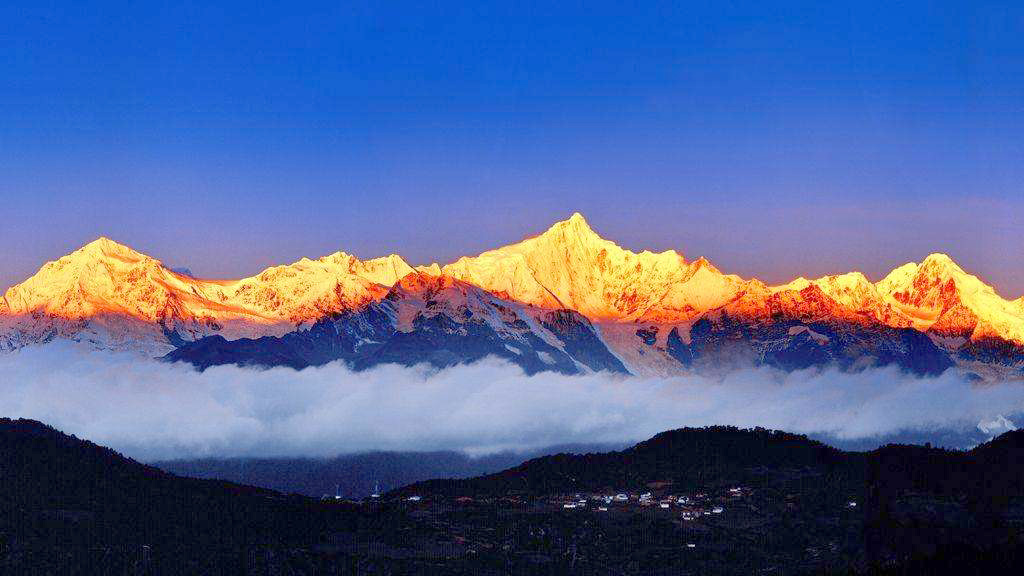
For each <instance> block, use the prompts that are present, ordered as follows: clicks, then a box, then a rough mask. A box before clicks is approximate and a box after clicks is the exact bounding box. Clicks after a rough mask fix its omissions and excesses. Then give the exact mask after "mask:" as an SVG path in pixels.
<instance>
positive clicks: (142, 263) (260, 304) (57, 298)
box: [0, 238, 412, 354]
mask: <svg viewBox="0 0 1024 576" xmlns="http://www.w3.org/2000/svg"><path fill="white" fill-rule="evenodd" d="M411 271H412V268H411V267H409V265H408V264H406V263H405V261H403V260H402V259H401V258H400V257H398V256H396V255H391V256H387V257H385V258H379V259H376V260H367V261H365V262H364V261H360V260H358V259H357V258H355V257H354V256H351V255H349V254H345V253H344V252H337V253H335V254H331V255H330V256H325V257H324V258H321V259H319V260H308V259H302V260H300V261H298V262H295V263H294V264H290V265H287V266H275V267H273V268H268V269H266V270H264V271H263V272H261V273H259V274H257V275H256V276H252V277H250V278H243V279H240V280H230V281H215V280H200V279H196V278H193V277H191V276H186V275H182V274H179V273H176V272H173V271H171V270H170V269H168V268H166V267H165V266H164V265H163V264H162V263H161V262H160V261H159V260H156V259H154V258H151V257H149V256H146V255H144V254H141V253H139V252H136V251H135V250H132V249H131V248H128V247H127V246H124V245H121V244H118V243H116V242H114V241H112V240H109V239H106V238H100V239H98V240H96V241H93V242H90V243H89V244H87V245H85V246H83V247H82V248H80V249H78V250H76V251H74V252H72V253H71V254H68V255H67V256H64V257H62V258H60V259H58V260H56V261H54V262H48V263H46V264H45V265H43V267H42V268H40V270H39V272H37V273H36V274H35V275H34V276H32V277H31V278H29V279H28V280H26V281H25V282H23V283H21V284H18V285H17V286H14V287H12V288H10V289H9V290H7V292H6V294H4V297H3V300H0V348H6V349H13V348H16V347H20V346H22V345H25V344H31V343H37V342H41V341H48V340H50V339H52V338H68V339H72V340H76V341H80V342H86V343H89V344H91V345H93V346H96V347H100V348H116V349H121V348H128V349H137V350H141V351H145V352H147V353H154V354H155V353H160V354H163V353H166V352H168V351H170V350H172V349H173V348H174V346H175V344H177V343H180V342H182V341H190V340H194V339H196V338H201V337H203V336H207V335H211V334H220V335H223V336H224V337H226V338H241V337H247V336H249V337H252V336H261V335H265V334H284V333H287V332H289V331H292V330H294V329H295V328H296V327H297V326H301V325H303V324H304V323H309V322H315V321H316V320H318V319H320V318H322V317H324V316H325V315H328V314H332V313H339V312H342V311H345V310H351V309H356V308H361V307H363V306H365V305H367V304H368V303H370V302H372V301H376V300H379V299H380V298H382V297H383V296H384V295H385V294H386V293H387V291H388V288H389V287H390V286H391V285H392V284H394V282H395V281H396V280H397V279H398V278H400V277H401V276H404V275H405V274H407V273H409V272H411Z"/></svg>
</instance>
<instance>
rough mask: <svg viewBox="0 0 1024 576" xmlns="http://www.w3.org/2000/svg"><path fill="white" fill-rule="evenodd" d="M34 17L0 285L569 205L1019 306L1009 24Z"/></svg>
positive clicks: (674, 16) (699, 243)
mask: <svg viewBox="0 0 1024 576" xmlns="http://www.w3.org/2000/svg"><path fill="white" fill-rule="evenodd" d="M23 4H26V5H28V4H31V6H24V7H18V6H12V5H11V3H4V4H3V5H0V53H2V54H3V57H2V58H0V246H3V248H2V250H0V286H4V287H5V286H7V285H10V284H13V283H15V282H18V281H20V280H22V279H24V278H25V277H27V276H29V275H31V274H32V273H33V272H34V271H35V270H36V269H37V268H38V267H39V265H40V264H42V262H44V261H45V260H49V259H54V258H56V257H58V256H60V255H62V254H64V253H66V252H69V251H71V250H72V249H74V248H76V247H77V246H79V245H81V244H84V243H85V242H88V241H89V240H92V239H93V238H95V237H97V236H99V235H106V236H110V237H111V238H113V239H115V240H118V241H120V242H123V243H126V244H129V245H131V246H133V247H135V248H136V249H139V250H141V251H144V252H147V253H149V254H151V255H153V256H155V257H158V258H160V259H162V260H164V261H165V262H166V263H167V264H169V265H171V266H188V267H190V268H191V269H192V270H193V271H194V272H195V273H196V274H198V275H201V276H213V277H236V276H242V275H249V274H253V273H255V272H257V271H259V270H260V269H262V268H263V267H265V266H268V265H271V264H278V263H284V262H290V261H294V260H296V259H298V258H299V257H301V256H310V257H317V256H320V255H323V254H327V253H330V252H333V251H336V250H339V249H344V250H346V251H349V252H353V253H355V254H357V255H359V256H361V257H373V256H378V255H382V254H385V253H388V252H399V253H401V254H402V255H403V256H405V257H406V259H408V260H410V261H411V262H412V263H425V262H429V261H431V260H438V261H442V262H444V261H448V260H451V259H454V258H456V257H457V256H459V255H463V254H471V253H477V252H480V251H482V250H484V249H487V248H490V247H495V246H498V245H500V244H503V243H508V242H511V241H515V240H518V239H520V238H522V237H523V236H525V235H527V234H534V233H537V232H540V231H542V230H543V229H544V228H546V227H547V226H548V225H549V224H550V223H551V222H553V221H555V220H558V219H562V218H565V217H567V216H568V215H569V214H571V213H572V212H573V211H580V212H582V213H583V214H585V215H586V216H587V218H588V220H589V221H590V222H591V224H592V226H593V227H594V228H595V229H596V230H597V231H598V232H600V233H601V234H602V235H604V236H605V237H608V238H610V239H613V240H615V241H617V242H619V243H620V244H622V245H623V246H625V247H628V248H632V249H641V248H650V249H654V250H662V249H666V248H676V249H679V250H681V251H682V252H683V253H684V254H686V255H687V256H688V257H692V258H695V257H697V256H699V255H705V256H707V257H708V258H710V259H711V260H712V262H714V263H715V264H716V265H717V266H718V267H719V268H721V269H723V270H724V271H727V272H734V273H738V274H741V275H743V276H752V275H754V276H758V277H760V278H762V279H764V280H766V281H768V282H780V281H785V280H788V279H790V278H791V277H793V276H796V275H798V274H804V275H809V276H817V275H822V274H826V273H836V272H843V271H847V270H850V269H859V270H862V271H864V272H865V273H867V274H868V275H869V276H870V277H872V278H873V279H878V278H879V277H880V275H882V274H883V273H884V272H886V271H887V270H888V269H890V268H892V267H893V266H895V265H898V264H900V263H903V262H906V261H910V260H921V259H922V258H923V257H924V256H925V255H927V254H928V253H929V252H933V251H943V252H947V253H949V254H950V255H952V256H953V257H954V258H955V259H956V260H957V261H958V262H960V263H961V264H962V265H963V266H964V267H965V268H967V269H968V270H969V271H972V272H974V273H976V274H979V275H980V276H982V277H983V278H984V279H986V280H987V281H989V282H990V283H992V284H994V285H995V286H996V287H997V289H999V291H1000V292H1001V293H1003V295H1004V296H1007V297H1017V296H1020V295H1022V294H1024V250H1022V247H1024V223H1022V222H1024V185H1022V183H1024V137H1022V136H1024V9H1022V8H1021V7H1020V3H1019V2H1007V3H1002V4H999V3H984V2H981V3H979V2H963V3H941V2H928V3H917V2H907V3H892V2H880V3H874V2H857V3H850V4H853V6H845V7H841V6H835V5H833V4H837V3H829V2H806V3H803V2H801V3H787V5H786V7H784V8H780V7H769V6H765V5H766V4H772V3H766V2H749V3H748V2H721V1H713V2H677V3H666V4H664V5H657V4H654V3H642V5H641V6H629V7H623V6H621V5H619V6H613V5H611V4H604V3H600V2H587V3H578V4H576V3H570V2H540V3H536V4H533V3H529V2H522V1H517V2H509V3H488V4H489V6H488V7H483V6H477V5H475V4H476V3H464V4H463V3H445V2H437V3H429V4H428V5H426V6H423V5H420V4H408V5H406V4H404V3H397V2H395V3H386V4H388V5H389V6H388V7H381V6H375V4H385V3H380V2H374V3H366V4H353V3H347V2H323V3H319V4H317V3H295V2H288V3H280V4H279V5H274V4H267V3H258V2H248V1H247V2H218V3H217V4H218V6H217V7H212V6H208V5H207V4H208V3H207V2H196V3H189V2H181V1H175V2H168V3H160V2H140V3H130V4H128V5H127V6H125V5H119V4H115V3H104V2H57V3H47V2H32V3H28V2H25V3H23ZM554 4H557V5H558V6H552V5H554ZM1015 4H1016V7H1015Z"/></svg>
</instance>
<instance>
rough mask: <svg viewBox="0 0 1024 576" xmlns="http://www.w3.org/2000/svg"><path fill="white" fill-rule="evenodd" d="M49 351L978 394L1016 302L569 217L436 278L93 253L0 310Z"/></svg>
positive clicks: (57, 267) (348, 265) (382, 266)
mask: <svg viewBox="0 0 1024 576" xmlns="http://www.w3.org/2000/svg"><path fill="white" fill-rule="evenodd" d="M60 339H65V340H71V341H74V342H77V343H80V344H82V345H85V346H86V347H89V348H96V349H107V350H118V351H121V350H130V351H135V352H138V353H140V354H144V355H147V356H152V357H163V358H166V359H168V360H175V361H185V362H189V363H192V364H194V365H195V366H197V367H199V368H206V367H209V366H213V365H218V364H240V365H254V366H278V365H284V366H291V367H295V368H302V367H305V366H310V365H319V364H323V363H326V362H331V361H335V360H342V361H345V362H347V363H348V364H349V365H351V366H352V367H353V368H356V369H363V368H367V367H371V366H374V365H377V364H380V363H388V362H396V363H400V364H406V365H412V364H417V363H424V362H425V363H429V364H432V365H434V366H439V367H443V366H448V365H452V364H456V363H461V362H470V361H474V360H478V359H481V358H483V357H486V356H498V357H501V358H505V359H507V360H509V361H511V362H514V363H516V364H518V365H520V366H521V367H522V368H523V369H524V370H525V371H526V372H528V373H533V372H538V371H544V370H554V371H559V372H563V373H578V372H587V371H610V372H621V373H632V374H638V375H672V374H680V373H686V372H690V371H702V370H720V369H724V368H728V367H732V366H744V365H770V366H775V367H778V368H781V369H787V370H791V369H800V368H806V367H810V366H825V365H835V366H838V367H840V368H842V369H847V370H856V369H860V368H863V367H867V366H873V365H888V364H895V365H898V366H900V367H901V368H903V369H905V370H909V371H912V372H915V373H919V374H937V373H940V372H942V371H944V370H946V369H948V368H950V367H952V366H958V367H959V368H961V369H963V370H965V371H966V372H969V373H971V374H975V375H977V376H979V377H981V378H991V377H1007V376H1019V375H1020V374H1021V367H1022V366H1024V298H1021V299H1017V300H1007V299H1004V298H1002V297H1001V296H1000V295H999V294H997V293H996V291H995V290H994V289H993V288H992V287H991V286H989V285H986V284H985V283H984V282H983V281H982V280H980V279H979V278H977V277H975V276H973V275H971V274H969V273H967V272H966V271H964V270H963V269H962V268H961V267H960V266H958V265H957V264H956V263H955V262H954V261H953V260H952V259H951V258H949V257H948V256H946V255H944V254H931V255H929V256H927V257H926V258H925V259H924V260H923V261H922V262H920V263H908V264H905V265H903V266H900V267H898V268H896V269H894V270H893V271H892V272H890V273H889V274H888V275H886V276H885V277H884V278H882V279H881V280H880V281H878V282H872V281H871V280H869V279H868V278H867V277H865V276H864V275H863V274H861V273H860V272H850V273H847V274H841V275H835V276H825V277H822V278H817V279H806V278H797V279H796V280H793V281H792V282H789V283H787V284H783V285H777V286H769V285H766V284H765V283H763V282H761V281H760V280H757V279H756V278H752V279H744V278H741V277H739V276H736V275H732V274H724V273H722V272H721V271H719V270H718V269H717V268H716V267H715V266H713V265H712V264H711V263H710V262H709V261H708V260H706V259H704V258H698V259H696V260H687V259H686V258H685V257H684V256H683V255H682V254H681V253H679V252H676V251H672V250H669V251H665V252H661V253H652V252H648V251H643V252H639V253H635V252H632V251H629V250H626V249H623V248H621V247H619V246H618V245H616V244H615V243H613V242H611V241H609V240H606V239H604V238H602V237H600V236H599V235H598V234H597V233H596V232H594V230H592V229H591V227H590V226H589V225H588V223H587V222H586V220H585V219H584V218H583V216H582V215H580V214H578V213H577V214H573V215H572V216H571V217H570V218H569V219H567V220H564V221H561V222H557V223H555V224H554V225H553V226H551V227H550V228H549V229H548V230H546V231H545V232H543V233H541V234H539V235H537V236H534V237H531V238H527V239H525V240H523V241H521V242H519V243H516V244H512V245H509V246H504V247H501V248H498V249H495V250H490V251H487V252H484V253H482V254H479V255H477V256H472V257H463V258H460V259H458V260H456V261H455V262H452V263H450V264H446V265H443V266H442V265H438V264H431V265H430V266H418V267H414V266H411V265H410V264H408V263H407V262H406V261H405V260H403V259H402V258H401V257H400V256H398V255H396V254H391V255H388V256H385V257H382V258H376V259H372V260H360V259H358V258H356V257H355V256H353V255H351V254H348V253H345V252H336V253H334V254H331V255H328V256H325V257H323V258H320V259H317V260H310V259H306V258H304V259H302V260H299V261H297V262H295V263H292V264H289V265H283V266H275V267H271V268H268V269H266V270H264V271H262V272H260V273H259V274H257V275H255V276H252V277H248V278H242V279H238V280H207V279H200V278H196V277H194V276H192V275H191V274H190V273H189V272H187V271H183V270H179V271H175V270H172V269H170V268H168V267H167V266H165V265H164V264H163V263H162V262H161V261H159V260H157V259H154V258H152V257H150V256H147V255H145V254H141V253H139V252H137V251H135V250H132V249H131V248H129V247H127V246H125V245H122V244H119V243H117V242H114V241H112V240H109V239H107V238H100V239H98V240H96V241H93V242H91V243H89V244H87V245H85V246H83V247H82V248H80V249H78V250H76V251H74V252H72V253H71V254H68V255H66V256H64V257H62V258H60V259H58V260H56V261H53V262H48V263H46V264H45V265H43V267H42V268H40V270H39V271H38V272H37V273H36V274H35V275H34V276H32V277H31V278H29V279H27V280H26V281H24V282H22V283H20V284H18V285H15V286H13V287H11V288H10V289H8V290H7V291H6V293H5V294H4V296H3V299H2V300H0V350H3V351H12V350H16V349H18V348H21V347H24V346H30V345H36V344H41V343H45V342H50V341H53V340H60Z"/></svg>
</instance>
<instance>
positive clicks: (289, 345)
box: [168, 271, 626, 373]
mask: <svg viewBox="0 0 1024 576" xmlns="http://www.w3.org/2000/svg"><path fill="white" fill-rule="evenodd" d="M487 356H497V357H500V358H505V359H506V360H509V361H511V362H513V363H515V364H518V365H520V366H521V367H522V368H523V369H524V370H525V371H526V372H527V373H534V372H539V371H544V370H554V371H558V372H563V373H577V372H586V371H601V370H604V371H611V372H626V369H625V367H624V366H623V365H622V363H621V362H619V361H618V359H617V358H615V356H613V355H612V354H611V353H610V352H608V350H607V348H606V347H605V346H604V345H603V343H602V342H601V340H600V338H599V336H598V334H597V332H596V330H595V329H594V327H593V326H592V325H591V323H590V321H588V320H587V319H586V318H585V317H584V316H582V315H580V314H579V313H577V312H572V311H568V310H544V309H539V308H535V307H532V306H529V305H525V304H520V303H518V302H511V301H507V300H502V299H501V298H498V297H497V296H494V295H493V294H491V293H489V292H487V291H486V290H483V289H481V288H478V287H476V286H473V285H471V284H467V283H465V282H461V281H459V280H456V279H454V278H452V277H451V276H447V275H440V276H434V275H431V274H428V273H426V272H422V271H414V272H411V273H409V274H408V275H406V276H405V277H403V278H402V279H400V280H399V281H398V282H397V283H396V284H395V285H394V286H393V287H392V288H391V290H389V291H388V293H387V295H386V296H385V297H384V298H383V299H381V300H380V301H378V302H374V303H371V304H369V305H367V306H366V307H364V308H363V309H362V310H359V311H352V310H349V311H345V312H344V313H341V314H336V315H333V316H332V317H331V318H325V319H322V320H321V321H319V322H317V323H315V324H314V325H312V326H310V327H307V328H302V329H300V330H296V331H294V332H291V333H288V334H285V335H283V336H281V337H273V336H267V337H263V338H259V339H255V340H254V339H249V338H241V339H237V340H230V341H229V340H226V339H224V338H223V337H220V336H216V337H211V338H202V339H199V340H197V341H195V342H190V343H187V344H184V345H182V346H181V347H179V348H178V349H176V350H174V351H173V352H171V353H170V354H169V355H168V359H169V360H175V361H178V360H180V361H187V362H191V363H193V364H195V365H196V366H198V367H200V368H206V367H209V366H212V365H216V364H242V365H258V366H273V365H286V366H291V367H294V368H303V367H306V366H314V365H319V364H323V363H326V362H330V361H332V360H339V359H341V360H345V361H347V362H348V363H349V364H350V365H352V366H354V367H355V368H368V367H370V366H374V365H377V364H381V363H396V364H405V365H413V364H419V363H427V364H431V365H433V366H437V367H445V366H450V365H453V364H457V363H460V362H470V361H474V360H480V359H483V358H485V357H487Z"/></svg>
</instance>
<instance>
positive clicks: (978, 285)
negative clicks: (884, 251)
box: [877, 253, 1024, 343]
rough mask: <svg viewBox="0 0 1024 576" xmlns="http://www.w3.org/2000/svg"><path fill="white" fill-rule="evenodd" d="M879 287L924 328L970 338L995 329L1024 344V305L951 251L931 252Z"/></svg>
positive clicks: (990, 332)
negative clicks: (966, 268) (984, 279)
mask: <svg viewBox="0 0 1024 576" xmlns="http://www.w3.org/2000/svg"><path fill="white" fill-rule="evenodd" d="M877 288H878V291H879V293H881V294H882V295H883V297H884V298H885V299H886V300H887V301H888V302H889V303H890V304H892V306H893V307H894V308H895V309H897V310H899V311H900V313H902V314H903V315H905V316H906V317H908V318H909V319H910V320H911V321H912V323H913V325H914V327H916V328H918V329H920V330H932V331H934V332H936V333H937V334H939V335H942V336H960V337H964V338H970V339H976V338H980V337H987V336H991V335H993V334H995V335H999V336H1000V337H1002V338H1004V339H1008V340H1014V341H1016V342H1018V343H1024V310H1021V307H1020V306H1018V305H1015V304H1014V303H1013V302H1009V301H1007V300H1004V299H1003V298H1001V297H1000V296H999V295H998V294H997V293H996V291H995V290H994V289H993V288H992V287H991V286H989V285H987V284H985V283H984V282H982V281H981V280H980V279H979V278H977V277H976V276H973V275H971V274H968V273H967V272H965V271H964V269H963V268H961V267H960V266H959V265H958V264H957V263H956V262H954V261H953V259H951V258H950V257H949V256H947V255H945V254H939V253H936V254H931V255H929V256H928V257H927V258H925V259H924V261H922V262H921V263H920V264H916V263H913V262H910V263H908V264H904V265H903V266H900V267H898V268H896V269H895V270H893V271H892V272H890V273H889V275H888V276H886V277H885V278H884V279H882V280H881V281H880V282H879V283H878V284H877Z"/></svg>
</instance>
